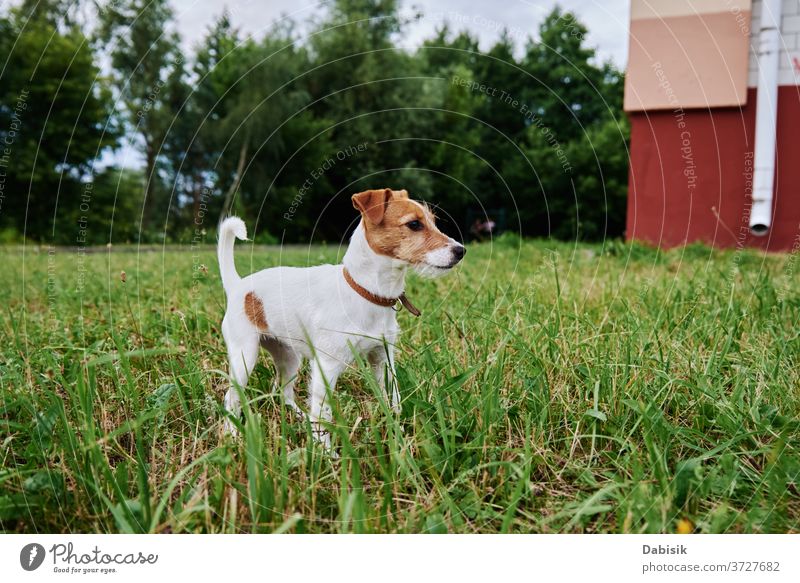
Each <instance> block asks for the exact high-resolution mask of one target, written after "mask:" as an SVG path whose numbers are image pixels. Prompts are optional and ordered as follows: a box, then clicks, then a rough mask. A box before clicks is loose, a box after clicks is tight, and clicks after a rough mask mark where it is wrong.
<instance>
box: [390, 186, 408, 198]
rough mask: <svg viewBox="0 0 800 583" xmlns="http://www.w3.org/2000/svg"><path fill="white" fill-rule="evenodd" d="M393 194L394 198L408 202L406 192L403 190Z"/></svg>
mask: <svg viewBox="0 0 800 583" xmlns="http://www.w3.org/2000/svg"><path fill="white" fill-rule="evenodd" d="M393 192H394V195H395V197H396V198H400V199H405V200H408V191H407V190H406V189H405V188H404V189H403V190H395V191H393Z"/></svg>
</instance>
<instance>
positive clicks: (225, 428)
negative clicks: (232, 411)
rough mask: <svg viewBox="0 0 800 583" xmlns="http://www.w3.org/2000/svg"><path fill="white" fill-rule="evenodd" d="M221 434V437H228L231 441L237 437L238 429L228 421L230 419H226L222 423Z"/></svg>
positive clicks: (231, 421)
mask: <svg viewBox="0 0 800 583" xmlns="http://www.w3.org/2000/svg"><path fill="white" fill-rule="evenodd" d="M222 432H223V435H229V436H231V437H232V438H233V439H236V438H237V437H239V428H238V427H237V426H236V423H234V422H233V420H231V419H230V417H226V418H225V420H224V421H223V422H222Z"/></svg>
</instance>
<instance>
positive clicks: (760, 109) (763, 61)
mask: <svg viewBox="0 0 800 583" xmlns="http://www.w3.org/2000/svg"><path fill="white" fill-rule="evenodd" d="M780 37H781V0H764V1H763V2H762V4H761V26H760V30H759V32H758V95H757V97H756V143H755V155H754V158H755V160H754V167H755V168H754V171H753V206H752V207H751V208H750V232H752V233H753V235H758V236H762V235H766V234H767V231H769V228H770V225H771V224H772V191H773V187H774V183H775V135H776V129H777V121H778V57H779V54H780Z"/></svg>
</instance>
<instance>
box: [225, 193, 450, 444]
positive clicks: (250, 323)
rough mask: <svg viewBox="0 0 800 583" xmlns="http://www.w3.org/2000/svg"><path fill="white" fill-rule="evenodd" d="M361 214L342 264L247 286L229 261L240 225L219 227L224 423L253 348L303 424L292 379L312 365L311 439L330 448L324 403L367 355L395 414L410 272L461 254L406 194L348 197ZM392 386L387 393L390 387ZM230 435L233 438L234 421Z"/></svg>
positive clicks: (235, 221)
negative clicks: (227, 378)
mask: <svg viewBox="0 0 800 583" xmlns="http://www.w3.org/2000/svg"><path fill="white" fill-rule="evenodd" d="M352 201H353V206H354V207H355V208H356V209H357V210H359V211H360V212H361V221H360V222H359V224H358V226H357V227H356V229H355V231H354V232H353V236H352V237H351V239H350V245H349V247H348V248H347V252H346V253H345V255H344V259H343V261H342V264H341V265H318V266H315V267H307V268H299V267H273V268H271V269H265V270H263V271H259V272H257V273H254V274H252V275H249V276H247V277H245V278H241V277H239V274H238V273H237V272H236V267H235V266H234V261H233V244H234V237H235V238H238V239H246V238H247V229H246V227H245V225H244V222H242V220H241V219H239V218H237V217H229V218H227V219H225V220H224V221H223V222H222V224H221V225H220V230H219V245H218V248H217V253H218V257H219V268H220V273H221V275H222V286H223V287H224V288H225V295H226V297H227V301H228V306H227V309H226V311H225V318H224V319H223V320H222V335H223V337H224V338H225V344H226V345H227V347H228V358H229V359H230V370H231V378H232V380H233V382H234V383H235V385H233V386H231V387H230V389H229V390H228V392H227V393H226V395H225V409H226V410H227V411H228V412H229V414H230V417H234V418H238V416H239V415H240V412H241V405H240V402H239V389H238V388H237V386H236V385H238V386H239V387H241V389H242V390H243V389H244V388H245V386H246V385H247V380H248V378H249V376H250V373H251V372H252V371H253V368H254V367H255V364H256V360H257V358H258V352H259V346H263V347H264V348H266V349H267V350H268V351H269V353H270V354H271V355H272V358H273V360H274V361H275V368H276V370H277V377H276V384H277V385H278V386H280V387H283V398H284V401H285V403H286V404H287V405H289V406H290V407H292V408H293V409H294V410H295V411H297V412H298V413H299V414H300V415H301V416H303V417H304V416H305V414H304V413H303V412H302V411H301V410H300V408H299V407H298V406H297V404H296V402H295V395H294V381H295V377H296V376H297V372H298V370H299V369H300V365H301V364H302V361H303V359H308V360H309V361H310V366H311V386H310V387H309V391H308V393H309V407H308V418H309V420H310V421H311V424H312V429H313V433H314V437H315V438H316V439H317V440H318V441H320V442H321V443H322V444H323V445H324V446H325V447H326V448H330V434H329V433H328V432H327V431H325V429H324V425H323V423H329V422H330V420H331V408H330V406H329V405H327V404H326V398H327V396H328V394H329V392H332V391H333V389H334V387H335V385H336V380H337V378H338V377H339V375H340V374H341V373H342V372H343V371H344V370H345V369H346V368H347V367H348V366H349V365H350V364H351V363H353V361H354V360H355V356H356V355H357V354H358V355H361V356H363V357H366V359H367V361H368V362H369V363H370V365H371V367H372V369H373V371H374V374H375V378H376V380H377V381H378V384H379V385H380V386H381V388H382V389H383V391H384V394H385V395H386V397H387V399H388V398H390V402H391V406H392V409H393V410H394V411H395V412H398V413H399V412H400V394H399V392H398V388H397V379H396V378H395V374H394V346H395V343H396V342H397V337H398V335H399V333H400V328H399V326H398V325H397V314H396V309H395V306H396V305H397V303H398V302H400V304H401V305H402V306H403V307H405V308H406V309H407V310H409V311H410V312H411V313H412V314H414V315H415V316H419V311H418V310H417V309H416V308H415V307H414V306H413V305H412V304H411V303H410V302H409V301H408V299H407V298H406V297H405V294H404V293H403V290H404V287H405V277H406V272H407V271H408V268H409V267H410V268H412V269H413V270H414V271H416V272H417V273H419V274H420V275H422V276H426V277H437V276H440V275H443V274H445V273H447V272H448V271H449V270H450V269H451V268H452V267H454V266H455V265H456V264H457V263H458V262H459V261H461V259H462V258H463V257H464V254H465V253H466V249H465V248H464V246H463V245H461V244H460V243H458V242H457V241H455V240H454V239H451V238H450V237H448V236H447V235H445V234H443V233H442V232H441V231H439V229H438V228H436V223H435V218H434V216H433V214H432V213H431V211H430V210H429V209H428V207H427V206H425V205H424V204H421V203H419V202H417V201H414V200H410V199H409V198H408V193H407V192H406V191H405V190H391V189H389V188H384V189H380V190H367V191H365V192H361V193H359V194H355V195H353V197H352ZM387 385H388V386H387ZM230 417H229V418H227V419H226V421H225V429H226V432H228V433H234V434H235V433H236V427H235V425H234V424H233V423H232V421H231V419H230Z"/></svg>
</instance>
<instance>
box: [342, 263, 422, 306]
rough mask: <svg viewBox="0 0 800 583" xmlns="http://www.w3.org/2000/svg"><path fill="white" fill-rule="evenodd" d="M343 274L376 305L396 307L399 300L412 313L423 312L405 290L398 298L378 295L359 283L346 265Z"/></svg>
mask: <svg viewBox="0 0 800 583" xmlns="http://www.w3.org/2000/svg"><path fill="white" fill-rule="evenodd" d="M342 274H343V275H344V280H345V281H346V282H347V285H349V286H350V287H351V288H352V289H353V291H354V292H356V293H357V294H358V295H360V296H361V297H362V298H364V299H365V300H367V301H368V302H370V303H373V304H375V305H376V306H381V307H384V308H394V307H395V305H396V304H397V302H398V301H399V302H400V305H402V306H403V307H404V308H405V309H406V310H408V311H409V312H411V314H412V315H414V316H417V317H419V316H420V314H422V312H420V311H419V310H418V309H417V308H416V307H415V306H414V304H412V303H411V302H410V301H409V300H408V298H407V297H406V294H405V292H403V293H401V294H400V296H399V297H396V298H385V297H383V296H378V295H375V294H374V293H372V292H371V291H369V290H368V289H366V288H364V287H362V286H360V285H358V284H357V283H356V280H354V279H353V276H352V275H350V272H349V271H347V268H346V267H344V268H343V269H342Z"/></svg>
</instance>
